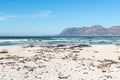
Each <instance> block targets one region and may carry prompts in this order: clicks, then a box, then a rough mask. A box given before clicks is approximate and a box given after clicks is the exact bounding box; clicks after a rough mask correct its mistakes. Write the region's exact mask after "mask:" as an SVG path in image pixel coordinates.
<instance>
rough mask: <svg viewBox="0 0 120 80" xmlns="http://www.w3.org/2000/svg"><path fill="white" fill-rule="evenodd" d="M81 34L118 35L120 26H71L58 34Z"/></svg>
mask: <svg viewBox="0 0 120 80" xmlns="http://www.w3.org/2000/svg"><path fill="white" fill-rule="evenodd" d="M81 35H115V36H116V35H120V26H112V27H110V28H108V29H107V28H104V27H103V26H102V25H93V26H91V27H72V28H67V29H64V30H63V31H62V32H61V33H60V36H81Z"/></svg>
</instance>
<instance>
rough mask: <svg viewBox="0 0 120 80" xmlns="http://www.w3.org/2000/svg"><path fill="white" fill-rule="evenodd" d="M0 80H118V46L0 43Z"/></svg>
mask: <svg viewBox="0 0 120 80" xmlns="http://www.w3.org/2000/svg"><path fill="white" fill-rule="evenodd" d="M0 80H120V46H119V45H92V46H59V47H55V46H43V47H42V46H41V47H40V46H35V47H34V46H24V47H23V46H1V47H0Z"/></svg>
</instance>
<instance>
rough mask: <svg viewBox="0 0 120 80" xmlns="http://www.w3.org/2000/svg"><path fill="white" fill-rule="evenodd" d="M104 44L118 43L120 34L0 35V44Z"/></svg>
mask: <svg viewBox="0 0 120 80" xmlns="http://www.w3.org/2000/svg"><path fill="white" fill-rule="evenodd" d="M81 44H86V45H96V44H97V45H104V44H120V36H0V46H8V45H40V46H55V45H81Z"/></svg>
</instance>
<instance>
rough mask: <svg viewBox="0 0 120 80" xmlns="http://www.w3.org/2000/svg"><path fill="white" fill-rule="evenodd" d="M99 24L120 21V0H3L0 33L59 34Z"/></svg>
mask: <svg viewBox="0 0 120 80" xmlns="http://www.w3.org/2000/svg"><path fill="white" fill-rule="evenodd" d="M96 24H100V25H103V26H104V27H106V28H109V27H110V26H113V25H120V0H0V35H56V34H59V33H60V32H61V31H62V30H63V29H64V28H68V27H83V26H88V27H89V26H92V25H96Z"/></svg>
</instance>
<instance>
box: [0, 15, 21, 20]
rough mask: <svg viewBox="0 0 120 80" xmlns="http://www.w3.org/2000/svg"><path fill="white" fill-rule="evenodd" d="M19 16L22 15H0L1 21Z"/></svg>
mask: <svg viewBox="0 0 120 80" xmlns="http://www.w3.org/2000/svg"><path fill="white" fill-rule="evenodd" d="M18 17H20V16H14V15H2V16H0V21H5V20H8V19H11V18H18Z"/></svg>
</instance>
